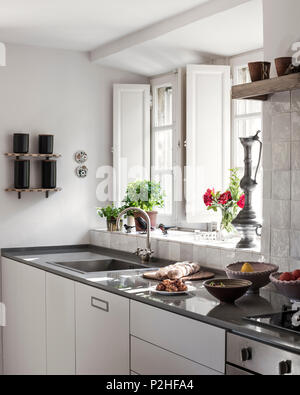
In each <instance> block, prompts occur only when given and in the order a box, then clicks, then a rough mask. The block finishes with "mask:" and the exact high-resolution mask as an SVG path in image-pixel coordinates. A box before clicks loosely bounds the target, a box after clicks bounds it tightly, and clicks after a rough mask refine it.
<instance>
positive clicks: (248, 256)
mask: <svg viewBox="0 0 300 395" xmlns="http://www.w3.org/2000/svg"><path fill="white" fill-rule="evenodd" d="M252 259H253V255H252V252H250V251H243V250H236V252H235V257H234V260H235V262H248V261H249V262H252Z"/></svg>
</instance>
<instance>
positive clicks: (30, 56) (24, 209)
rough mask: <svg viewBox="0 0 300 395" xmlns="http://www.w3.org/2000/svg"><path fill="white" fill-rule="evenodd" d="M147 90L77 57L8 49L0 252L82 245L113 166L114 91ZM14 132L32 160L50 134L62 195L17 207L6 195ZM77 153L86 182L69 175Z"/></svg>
mask: <svg viewBox="0 0 300 395" xmlns="http://www.w3.org/2000/svg"><path fill="white" fill-rule="evenodd" d="M145 82H147V80H146V79H145V77H141V76H137V75H134V74H131V73H128V72H122V71H117V70H113V69H108V68H102V67H100V66H99V65H95V64H91V63H90V61H89V60H88V57H87V55H85V54H83V53H79V52H71V51H62V50H48V49H42V48H36V47H28V46H17V45H8V46H7V67H2V68H0V147H1V151H0V163H1V167H0V248H4V247H19V246H42V245H64V244H75V243H85V242H88V240H89V238H88V230H89V229H90V228H92V227H93V226H97V223H98V218H97V216H96V214H95V208H96V207H97V205H99V204H100V202H97V200H96V193H95V192H96V186H97V183H98V181H97V180H96V169H97V167H98V166H101V165H111V164H112V154H111V146H112V85H113V83H145ZM15 131H28V132H30V134H31V151H32V152H37V137H36V136H37V135H38V134H39V133H40V132H41V133H53V134H55V151H56V152H58V153H61V154H62V155H63V157H62V159H60V160H59V161H58V186H61V187H63V192H59V193H56V194H51V195H50V197H49V199H45V196H44V195H43V194H37V193H36V194H33V193H31V194H23V195H22V200H18V199H17V195H16V194H15V193H7V192H5V191H4V189H5V188H7V187H10V186H12V185H13V163H12V161H10V160H8V159H7V158H5V157H4V155H3V154H4V153H5V152H7V151H12V134H13V132H15ZM79 149H84V150H86V151H87V153H88V155H89V160H88V162H87V165H88V167H89V175H88V177H87V178H86V179H79V178H77V177H76V176H75V174H74V170H75V168H76V166H77V165H76V163H75V161H74V159H73V155H74V153H75V152H76V151H77V150H79ZM34 165H36V166H34ZM37 165H38V164H37V163H32V169H33V168H35V167H39V166H37ZM38 178H39V177H38ZM32 184H36V185H38V184H39V180H36V179H34V178H33V182H32ZM33 186H34V185H33Z"/></svg>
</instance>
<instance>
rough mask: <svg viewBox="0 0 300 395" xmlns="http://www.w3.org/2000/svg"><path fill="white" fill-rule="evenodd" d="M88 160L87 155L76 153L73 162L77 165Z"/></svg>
mask: <svg viewBox="0 0 300 395" xmlns="http://www.w3.org/2000/svg"><path fill="white" fill-rule="evenodd" d="M87 159H88V154H87V153H86V152H85V151H77V152H76V154H75V161H76V162H77V163H85V162H86V161H87Z"/></svg>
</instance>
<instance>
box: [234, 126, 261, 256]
mask: <svg viewBox="0 0 300 395" xmlns="http://www.w3.org/2000/svg"><path fill="white" fill-rule="evenodd" d="M260 133H261V131H260V130H259V131H258V132H257V133H256V135H255V136H252V137H245V138H243V137H242V138H240V141H241V143H242V145H243V147H244V154H245V160H244V162H245V174H244V177H243V178H242V180H241V188H242V190H243V191H244V193H245V207H244V208H243V210H242V211H241V212H240V213H239V215H238V216H237V217H236V218H235V220H234V221H233V222H232V225H233V226H234V227H235V228H236V229H237V231H238V232H239V233H241V235H242V239H241V240H240V242H239V243H238V245H237V248H252V247H255V245H256V243H255V238H256V235H257V234H258V229H259V228H261V227H262V226H261V224H259V223H258V222H257V221H256V213H255V211H254V210H253V207H252V193H253V191H254V189H255V188H256V186H257V174H258V170H259V167H260V163H261V156H262V142H261V141H260V139H259V134H260ZM255 142H258V143H259V144H260V151H259V159H258V164H257V168H256V172H255V177H254V178H252V168H253V166H252V149H253V145H254V143H255Z"/></svg>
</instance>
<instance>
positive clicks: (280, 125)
mask: <svg viewBox="0 0 300 395" xmlns="http://www.w3.org/2000/svg"><path fill="white" fill-rule="evenodd" d="M290 140H291V114H290V113H286V114H276V115H274V116H273V118H272V141H273V142H278V141H290Z"/></svg>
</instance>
